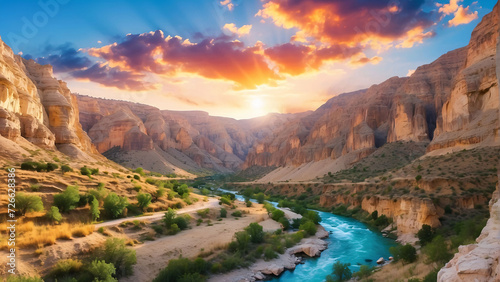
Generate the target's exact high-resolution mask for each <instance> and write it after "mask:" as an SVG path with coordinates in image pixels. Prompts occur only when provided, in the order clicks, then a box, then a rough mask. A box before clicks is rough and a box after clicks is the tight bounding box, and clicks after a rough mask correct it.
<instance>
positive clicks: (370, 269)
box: [354, 265, 374, 278]
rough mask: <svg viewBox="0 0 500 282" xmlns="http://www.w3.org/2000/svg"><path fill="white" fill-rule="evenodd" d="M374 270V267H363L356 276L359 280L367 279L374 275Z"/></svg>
mask: <svg viewBox="0 0 500 282" xmlns="http://www.w3.org/2000/svg"><path fill="white" fill-rule="evenodd" d="M373 270H374V268H373V267H370V266H368V265H361V266H360V267H359V271H357V272H355V273H354V276H356V277H358V278H366V277H368V276H370V275H371V274H372V272H373Z"/></svg>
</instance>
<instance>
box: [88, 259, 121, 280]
mask: <svg viewBox="0 0 500 282" xmlns="http://www.w3.org/2000/svg"><path fill="white" fill-rule="evenodd" d="M88 271H89V272H90V274H92V276H93V278H94V281H104V282H113V281H118V280H117V279H115V278H114V277H113V275H115V273H116V268H115V266H114V265H113V264H112V263H106V262H105V261H103V260H94V261H92V263H91V264H90V265H89V267H88Z"/></svg>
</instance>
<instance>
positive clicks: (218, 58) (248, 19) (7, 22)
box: [0, 0, 496, 118]
mask: <svg viewBox="0 0 500 282" xmlns="http://www.w3.org/2000/svg"><path fill="white" fill-rule="evenodd" d="M450 1H451V2H450ZM495 2H496V1H472V0H463V1H460V0H443V1H424V0H407V1H404V0H371V1H366V0H352V1H345V0H330V1H328V0H263V1H260V0H255V1H254V0H219V1H212V0H183V1H152V0H150V1H131V0H130V1H118V0H114V1H112V0H108V1H106V0H88V1H77V0H41V1H28V0H22V1H9V2H6V3H3V4H2V10H3V11H4V12H3V13H2V17H1V18H0V36H1V37H2V40H3V41H5V42H6V43H7V44H8V45H9V46H11V47H12V48H13V50H14V52H15V53H20V54H22V55H23V56H24V57H25V58H33V59H35V60H37V61H38V62H39V63H41V64H52V65H53V66H54V73H55V75H56V77H58V78H59V79H62V80H65V81H67V82H68V84H69V86H70V89H71V90H72V91H73V92H77V93H80V94H84V95H90V96H96V97H103V98H109V99H120V100H129V101H133V102H138V103H144V104H150V105H153V106H156V107H158V108H160V109H170V110H204V111H207V112H209V113H210V114H211V115H219V116H228V117H234V118H250V117H255V116H261V115H265V114H267V113H270V112H281V113H287V112H299V111H306V110H314V109H316V108H317V107H319V106H320V105H321V104H323V103H324V102H325V101H326V100H328V99H329V98H331V97H333V96H335V95H337V94H340V93H343V92H348V91H353V90H357V89H361V88H367V87H369V86H370V85H372V84H376V83H380V82H382V81H384V80H385V79H387V78H389V77H392V76H407V75H408V74H411V72H412V70H415V69H416V68H417V67H418V66H419V65H422V64H426V63H430V62H432V61H433V60H435V59H436V58H438V57H439V56H440V55H442V54H444V53H446V52H448V51H451V50H453V49H455V48H458V47H462V46H465V45H467V43H468V41H469V39H470V33H471V32H472V30H473V28H474V27H475V26H476V25H477V24H478V23H479V21H480V20H481V18H482V17H483V16H484V15H485V14H487V13H489V12H490V11H491V10H492V8H493V6H494V4H495Z"/></svg>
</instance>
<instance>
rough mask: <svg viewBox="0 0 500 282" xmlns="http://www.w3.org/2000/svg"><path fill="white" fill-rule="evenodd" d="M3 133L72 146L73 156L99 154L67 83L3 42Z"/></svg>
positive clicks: (43, 143) (0, 63)
mask: <svg viewBox="0 0 500 282" xmlns="http://www.w3.org/2000/svg"><path fill="white" fill-rule="evenodd" d="M0 134H1V135H2V136H4V137H6V138H8V139H10V140H14V141H15V140H16V138H18V137H22V138H25V139H27V140H28V141H30V142H31V143H33V144H35V145H37V146H40V147H44V148H47V149H55V148H56V146H57V147H59V146H61V147H67V146H71V147H72V148H73V149H72V150H71V151H72V152H73V153H75V154H71V155H73V156H76V155H86V154H89V153H90V154H92V153H97V151H95V149H93V147H92V144H91V142H90V138H88V136H87V135H86V134H85V132H83V130H82V129H81V126H80V122H79V118H78V108H77V107H76V100H75V99H74V97H73V95H72V94H71V92H70V90H69V89H68V87H67V86H66V83H64V82H62V81H58V80H57V79H55V78H54V77H53V73H52V67H51V66H49V65H46V66H42V65H39V64H37V63H35V62H34V61H33V60H29V61H27V60H24V59H23V58H21V57H20V56H18V55H14V54H13V52H12V50H11V49H10V48H9V47H8V46H7V45H5V43H3V41H1V39H0ZM68 152H69V151H68Z"/></svg>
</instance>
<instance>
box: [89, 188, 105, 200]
mask: <svg viewBox="0 0 500 282" xmlns="http://www.w3.org/2000/svg"><path fill="white" fill-rule="evenodd" d="M88 194H89V195H91V196H93V197H94V198H95V199H97V201H99V203H103V202H104V199H105V198H106V196H108V194H109V190H108V189H106V188H99V187H98V188H97V189H90V190H89V192H88Z"/></svg>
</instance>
